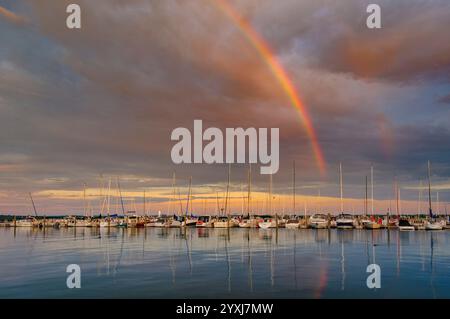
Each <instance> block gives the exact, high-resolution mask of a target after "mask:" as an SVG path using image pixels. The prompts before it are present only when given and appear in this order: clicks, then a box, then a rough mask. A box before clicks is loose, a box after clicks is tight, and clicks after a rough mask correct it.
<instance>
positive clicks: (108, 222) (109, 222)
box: [100, 178, 119, 228]
mask: <svg viewBox="0 0 450 319" xmlns="http://www.w3.org/2000/svg"><path fill="white" fill-rule="evenodd" d="M110 197H111V178H110V179H109V183H108V193H107V195H106V197H105V198H104V201H103V206H104V204H105V201H106V213H107V217H106V219H104V220H102V221H101V222H100V227H103V228H104V227H108V228H109V227H117V226H118V225H119V222H118V221H117V219H114V218H112V217H111V215H110V199H111V198H110ZM102 210H103V207H102Z"/></svg>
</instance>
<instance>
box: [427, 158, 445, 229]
mask: <svg viewBox="0 0 450 319" xmlns="http://www.w3.org/2000/svg"><path fill="white" fill-rule="evenodd" d="M428 209H429V212H430V219H429V221H428V222H427V223H426V224H425V229H426V230H442V229H443V225H442V223H440V222H438V221H436V218H435V216H434V215H433V209H432V207H431V164H430V161H428Z"/></svg>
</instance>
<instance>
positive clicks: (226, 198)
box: [225, 164, 231, 215]
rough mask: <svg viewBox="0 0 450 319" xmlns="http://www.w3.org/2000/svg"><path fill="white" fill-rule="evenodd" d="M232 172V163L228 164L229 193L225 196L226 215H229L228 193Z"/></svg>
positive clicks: (228, 186)
mask: <svg viewBox="0 0 450 319" xmlns="http://www.w3.org/2000/svg"><path fill="white" fill-rule="evenodd" d="M230 174H231V164H228V180H227V193H226V196H225V214H226V215H228V194H229V191H230Z"/></svg>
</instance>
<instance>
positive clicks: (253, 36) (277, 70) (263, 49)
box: [213, 0, 326, 174]
mask: <svg viewBox="0 0 450 319" xmlns="http://www.w3.org/2000/svg"><path fill="white" fill-rule="evenodd" d="M213 2H214V3H215V4H217V7H218V8H219V9H220V10H221V11H222V12H223V13H225V14H226V15H227V16H228V17H229V18H230V19H231V20H232V21H233V22H234V24H235V25H236V26H237V27H238V28H239V30H240V31H241V32H242V33H243V34H244V36H245V37H246V38H247V40H248V41H249V42H250V43H251V44H252V46H253V47H254V48H255V49H256V51H257V52H258V53H259V55H260V56H261V58H262V59H263V61H264V62H265V63H266V64H267V65H268V67H269V69H270V71H271V72H272V74H273V75H274V76H275V78H276V79H277V81H278V83H279V84H280V86H281V88H282V89H283V91H284V92H285V94H286V95H287V97H288V99H289V101H290V103H291V104H292V105H293V106H294V107H295V109H296V110H297V112H298V113H299V115H300V118H301V119H302V121H303V124H304V127H305V130H306V133H307V135H308V137H309V139H310V141H311V145H312V149H313V152H314V156H315V159H316V162H317V165H318V167H319V170H320V172H321V173H322V174H324V173H325V171H326V162H325V158H324V156H323V153H322V150H321V148H320V144H319V141H318V138H317V134H316V131H315V130H314V127H313V124H312V120H311V117H310V116H309V114H308V111H307V110H306V107H305V105H304V104H303V103H302V101H301V99H300V97H299V95H298V93H297V91H296V90H295V87H294V84H293V83H292V81H291V79H290V78H289V76H288V74H287V72H286V71H285V69H284V68H283V66H282V65H281V64H280V63H279V62H278V60H277V58H276V56H275V54H274V53H273V51H272V50H271V48H270V46H269V45H268V43H267V42H266V41H265V40H264V39H263V38H262V37H261V36H260V35H259V34H258V33H257V32H256V30H255V29H254V28H253V27H252V26H251V24H250V23H249V22H248V21H246V20H245V19H244V18H243V17H242V16H241V15H240V14H239V12H237V11H236V10H235V9H234V7H233V6H232V5H231V4H230V3H229V1H228V0H213Z"/></svg>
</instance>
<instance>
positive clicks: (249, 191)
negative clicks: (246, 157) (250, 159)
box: [247, 164, 252, 218]
mask: <svg viewBox="0 0 450 319" xmlns="http://www.w3.org/2000/svg"><path fill="white" fill-rule="evenodd" d="M251 192H252V164H250V165H249V168H248V194H247V217H248V218H250V196H251Z"/></svg>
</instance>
